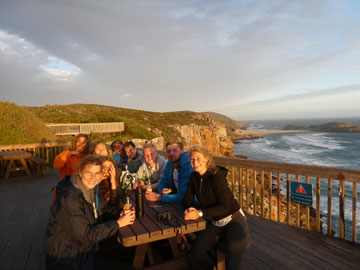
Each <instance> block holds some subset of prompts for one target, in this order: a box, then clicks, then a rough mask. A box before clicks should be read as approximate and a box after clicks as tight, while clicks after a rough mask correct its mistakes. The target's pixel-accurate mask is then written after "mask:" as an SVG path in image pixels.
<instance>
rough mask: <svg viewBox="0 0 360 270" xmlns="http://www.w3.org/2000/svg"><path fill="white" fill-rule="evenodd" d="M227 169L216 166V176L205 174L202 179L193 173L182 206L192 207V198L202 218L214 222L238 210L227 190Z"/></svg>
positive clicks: (236, 203) (232, 196) (235, 202)
mask: <svg viewBox="0 0 360 270" xmlns="http://www.w3.org/2000/svg"><path fill="white" fill-rule="evenodd" d="M227 172H228V171H227V169H226V168H224V167H220V166H217V172H216V174H210V173H209V172H206V173H205V174H204V175H203V176H202V177H201V176H200V174H199V173H197V172H193V173H192V174H191V175H190V181H189V184H188V187H187V191H186V193H185V197H184V206H185V208H186V209H187V208H189V207H190V206H193V203H194V196H196V197H197V198H198V200H199V202H200V206H201V208H202V212H203V214H204V217H211V218H213V219H215V220H220V219H223V218H225V217H227V216H229V215H231V214H233V213H235V212H236V211H238V210H239V209H240V206H239V204H238V202H237V201H236V200H235V198H234V195H233V193H232V192H231V190H230V189H229V186H228V183H227V180H226V175H227Z"/></svg>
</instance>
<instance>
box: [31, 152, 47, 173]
mask: <svg viewBox="0 0 360 270" xmlns="http://www.w3.org/2000/svg"><path fill="white" fill-rule="evenodd" d="M29 161H30V165H31V171H32V173H33V174H35V173H36V175H37V176H38V177H41V176H45V170H46V167H45V165H46V161H45V160H43V159H42V158H41V157H37V156H31V157H30V158H29Z"/></svg>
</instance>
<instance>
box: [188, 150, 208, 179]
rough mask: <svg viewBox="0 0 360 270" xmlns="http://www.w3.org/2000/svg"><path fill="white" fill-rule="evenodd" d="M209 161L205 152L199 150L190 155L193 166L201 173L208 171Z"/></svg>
mask: <svg viewBox="0 0 360 270" xmlns="http://www.w3.org/2000/svg"><path fill="white" fill-rule="evenodd" d="M208 162H209V160H208V159H207V158H205V157H204V155H203V154H201V153H199V152H192V153H191V156H190V163H191V167H193V168H194V170H195V172H198V173H199V174H200V175H203V174H204V173H206V170H207V164H208Z"/></svg>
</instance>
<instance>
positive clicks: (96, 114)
mask: <svg viewBox="0 0 360 270" xmlns="http://www.w3.org/2000/svg"><path fill="white" fill-rule="evenodd" d="M0 113H1V115H0V121H1V123H0V124H1V126H0V127H1V131H0V144H22V143H36V142H46V141H57V140H59V138H58V137H55V135H54V134H53V132H52V131H51V130H50V129H49V128H47V127H46V125H45V123H103V122H124V123H125V131H124V132H123V133H121V134H120V135H117V136H116V137H111V136H112V135H103V134H97V133H95V134H92V135H91V139H92V140H106V141H110V140H114V139H121V140H124V141H125V140H130V139H133V138H139V139H152V138H155V137H159V136H163V137H164V138H165V140H168V139H169V138H174V137H180V134H179V133H178V132H177V131H176V130H175V129H173V128H171V125H187V124H198V125H209V122H207V121H205V120H201V119H203V118H202V117H200V114H199V113H196V112H191V111H179V112H166V113H159V112H149V111H142V110H133V109H126V108H120V107H113V106H104V105H96V104H70V105H45V106H41V107H22V106H18V105H16V104H13V103H9V102H0ZM208 114H209V115H211V117H214V119H215V120H216V121H220V122H224V123H225V124H226V125H227V127H228V130H229V132H230V131H231V129H232V128H235V127H238V126H237V125H238V124H237V123H240V122H236V121H234V120H232V119H230V118H228V117H226V116H224V115H220V114H215V113H208ZM229 134H230V133H229ZM67 139H69V138H66V137H65V138H62V140H67Z"/></svg>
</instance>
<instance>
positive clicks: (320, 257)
mask: <svg viewBox="0 0 360 270" xmlns="http://www.w3.org/2000/svg"><path fill="white" fill-rule="evenodd" d="M58 179H59V174H58V173H57V172H56V171H55V170H48V171H47V172H46V176H45V177H42V178H33V179H29V180H20V181H12V180H6V181H4V180H2V179H0V269H4V270H5V269H45V265H44V236H45V231H46V227H47V223H48V209H49V204H50V198H51V193H50V189H51V187H52V186H54V185H55V184H56V183H57V181H58ZM248 223H249V229H250V239H251V247H250V248H249V249H248V251H247V252H246V255H245V258H244V263H243V269H306V270H308V269H360V256H359V254H360V245H359V244H353V243H351V242H347V241H344V240H340V239H335V238H330V237H327V236H323V235H320V234H318V233H313V232H309V231H305V230H300V229H297V228H294V227H290V226H287V225H284V224H280V223H277V222H273V221H269V220H264V219H261V218H258V217H253V216H248ZM119 250H120V252H122V251H121V249H119ZM112 251H113V250H112ZM116 252H117V251H116ZM123 252H125V253H131V252H133V249H131V248H127V249H126V250H123ZM113 253H114V252H113ZM115 255H116V253H115ZM115 255H114V256H115ZM122 257H124V256H122ZM127 257H129V256H128V255H127ZM102 260H103V262H102V264H101V265H102V266H103V267H102V269H106V268H108V267H105V268H104V260H107V259H106V258H105V259H104V258H103V259H102ZM105 264H106V262H105ZM108 265H109V267H111V266H114V267H113V268H115V267H117V266H118V265H119V261H116V260H112V261H111V260H110V259H109V261H108Z"/></svg>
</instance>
